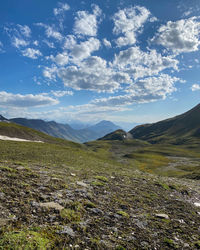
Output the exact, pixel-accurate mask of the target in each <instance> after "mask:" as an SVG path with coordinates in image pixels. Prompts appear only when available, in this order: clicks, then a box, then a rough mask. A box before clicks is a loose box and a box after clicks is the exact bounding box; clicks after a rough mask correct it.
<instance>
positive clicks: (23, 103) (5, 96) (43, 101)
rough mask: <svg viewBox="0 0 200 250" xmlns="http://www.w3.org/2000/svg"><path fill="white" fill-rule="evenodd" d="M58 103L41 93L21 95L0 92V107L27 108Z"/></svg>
mask: <svg viewBox="0 0 200 250" xmlns="http://www.w3.org/2000/svg"><path fill="white" fill-rule="evenodd" d="M58 103H59V101H58V100H56V99H53V98H52V97H49V96H45V95H42V94H38V95H32V94H28V95H21V94H12V93H8V92H5V91H1V92H0V106H2V107H6V106H9V107H21V108H29V107H40V106H47V105H56V104H58Z"/></svg>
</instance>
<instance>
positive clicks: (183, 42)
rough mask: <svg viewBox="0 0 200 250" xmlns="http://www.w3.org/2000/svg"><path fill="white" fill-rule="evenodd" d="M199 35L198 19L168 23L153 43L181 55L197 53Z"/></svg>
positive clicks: (199, 42)
mask: <svg viewBox="0 0 200 250" xmlns="http://www.w3.org/2000/svg"><path fill="white" fill-rule="evenodd" d="M199 34H200V22H199V21H197V18H196V17H192V18H189V19H182V20H179V21H176V22H172V21H169V22H167V24H166V25H162V26H161V27H160V28H159V30H158V33H157V35H156V36H155V37H154V38H153V39H152V41H155V42H156V43H157V44H160V45H162V46H163V47H165V48H167V49H169V50H172V51H173V52H174V53H176V54H179V53H182V52H192V51H197V50H198V46H199V44H200V40H199Z"/></svg>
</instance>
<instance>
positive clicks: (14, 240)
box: [0, 230, 50, 250]
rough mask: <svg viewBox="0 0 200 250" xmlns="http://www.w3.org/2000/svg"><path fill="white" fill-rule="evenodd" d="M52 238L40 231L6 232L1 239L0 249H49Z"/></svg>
mask: <svg viewBox="0 0 200 250" xmlns="http://www.w3.org/2000/svg"><path fill="white" fill-rule="evenodd" d="M49 245H50V240H49V239H48V238H46V237H45V236H43V235H41V234H40V233H38V232H34V231H29V230H27V231H16V232H6V233H4V235H3V238H2V239H0V249H10V250H11V249H24V250H29V249H30V250H34V249H38V250H43V249H48V246H49Z"/></svg>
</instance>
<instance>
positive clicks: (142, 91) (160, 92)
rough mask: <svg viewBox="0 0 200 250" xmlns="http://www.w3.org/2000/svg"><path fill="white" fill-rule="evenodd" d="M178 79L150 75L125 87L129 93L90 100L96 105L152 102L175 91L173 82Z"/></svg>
mask: <svg viewBox="0 0 200 250" xmlns="http://www.w3.org/2000/svg"><path fill="white" fill-rule="evenodd" d="M178 81H180V79H179V78H176V77H171V76H169V75H166V74H161V75H160V76H159V77H150V78H145V79H143V80H139V81H137V82H135V83H134V84H133V85H131V86H130V87H128V88H127V90H126V92H128V93H129V94H125V95H120V96H112V97H109V98H101V99H96V100H94V101H92V104H95V105H98V106H126V105H131V104H133V103H145V102H153V101H156V100H160V99H165V98H166V96H167V95H169V94H171V93H172V92H174V91H176V88H175V86H174V83H176V82H178Z"/></svg>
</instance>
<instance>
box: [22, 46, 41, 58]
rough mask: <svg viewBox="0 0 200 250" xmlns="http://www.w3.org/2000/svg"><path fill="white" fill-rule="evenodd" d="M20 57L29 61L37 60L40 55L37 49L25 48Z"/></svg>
mask: <svg viewBox="0 0 200 250" xmlns="http://www.w3.org/2000/svg"><path fill="white" fill-rule="evenodd" d="M22 55H23V56H26V57H29V58H31V59H37V58H38V57H39V56H42V53H41V52H40V51H39V50H38V49H32V48H27V49H25V50H23V51H22Z"/></svg>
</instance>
